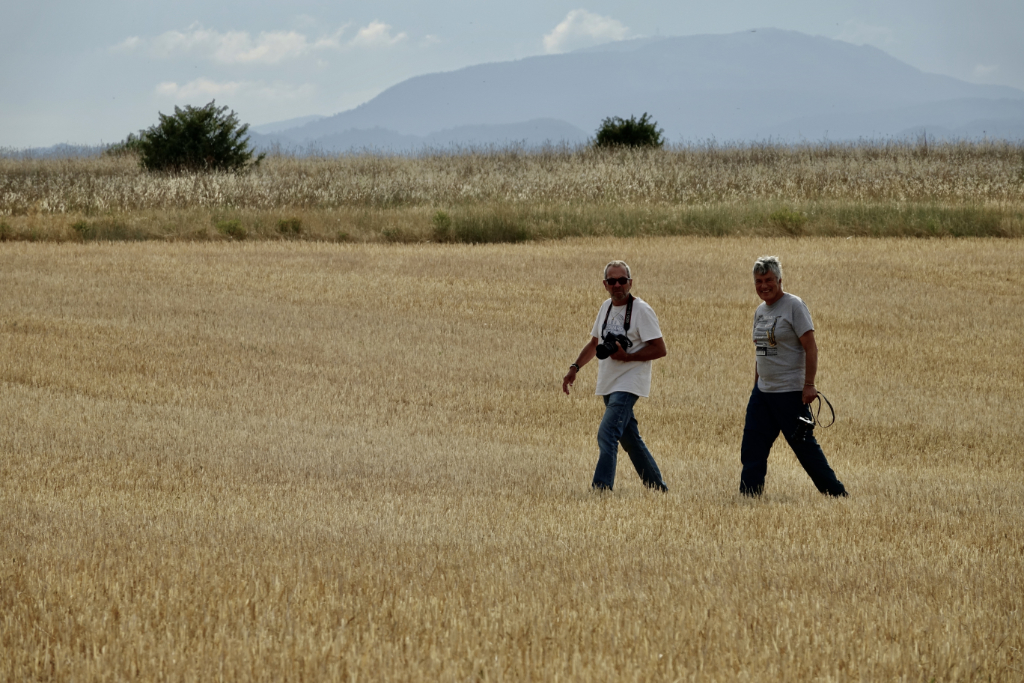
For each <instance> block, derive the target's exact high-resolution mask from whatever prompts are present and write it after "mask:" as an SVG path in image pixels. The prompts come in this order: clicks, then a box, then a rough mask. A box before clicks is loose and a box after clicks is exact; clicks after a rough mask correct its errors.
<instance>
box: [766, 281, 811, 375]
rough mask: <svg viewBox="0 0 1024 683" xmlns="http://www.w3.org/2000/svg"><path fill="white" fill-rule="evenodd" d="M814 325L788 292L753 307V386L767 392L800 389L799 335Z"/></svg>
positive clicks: (804, 367)
mask: <svg viewBox="0 0 1024 683" xmlns="http://www.w3.org/2000/svg"><path fill="white" fill-rule="evenodd" d="M813 329H814V323H812V322H811V312H810V311H809V310H807V305H806V304H805V303H804V302H803V300H802V299H801V298H800V297H798V296H794V295H792V294H789V293H785V292H784V293H783V294H782V298H781V299H779V300H778V301H776V302H775V303H774V304H772V305H771V306H769V305H768V304H766V303H764V302H762V303H761V305H760V306H758V307H757V310H756V311H754V346H755V347H756V351H757V388H758V389H760V390H761V391H763V392H765V393H769V394H773V393H778V392H782V391H803V388H804V375H805V374H806V370H807V360H806V359H807V354H806V353H805V352H804V347H803V345H802V344H801V343H800V337H802V336H804V335H805V334H806V333H807V332H809V331H810V330H813Z"/></svg>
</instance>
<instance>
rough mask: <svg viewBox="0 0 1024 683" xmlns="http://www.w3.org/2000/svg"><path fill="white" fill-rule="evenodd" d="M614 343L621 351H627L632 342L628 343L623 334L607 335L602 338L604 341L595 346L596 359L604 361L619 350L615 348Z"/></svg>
mask: <svg viewBox="0 0 1024 683" xmlns="http://www.w3.org/2000/svg"><path fill="white" fill-rule="evenodd" d="M616 342H617V343H618V345H619V346H621V347H622V348H623V349H628V348H629V347H631V346H632V345H633V342H631V341H629V338H628V337H626V335H624V334H611V333H608V334H606V335H605V336H604V341H602V342H601V343H600V344H598V345H597V359H598V360H604V359H605V358H607V357H608V356H610V355H612V354H613V353H615V352H616V351H618V350H619V349H618V348H617V347H616V346H615V344H616Z"/></svg>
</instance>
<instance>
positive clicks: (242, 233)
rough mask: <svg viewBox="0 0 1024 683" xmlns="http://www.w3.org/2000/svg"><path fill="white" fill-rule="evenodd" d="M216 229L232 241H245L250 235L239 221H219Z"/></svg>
mask: <svg viewBox="0 0 1024 683" xmlns="http://www.w3.org/2000/svg"><path fill="white" fill-rule="evenodd" d="M216 227H217V232H219V233H220V234H222V235H224V236H225V237H230V238H231V239H236V240H244V239H245V238H246V236H248V234H249V231H248V230H246V229H245V228H244V227H243V226H242V221H239V220H227V221H217V224H216Z"/></svg>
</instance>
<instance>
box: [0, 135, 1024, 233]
mask: <svg viewBox="0 0 1024 683" xmlns="http://www.w3.org/2000/svg"><path fill="white" fill-rule="evenodd" d="M678 235H697V236H700V235H733V236H741V235H746V236H780V235H811V236H844V237H846V236H890V237H892V236H928V237H933V236H976V237H982V236H988V237H1024V144H1021V143H1010V142H1002V141H979V142H958V143H942V144H931V145H929V144H927V142H923V143H918V144H914V143H910V142H899V141H886V142H870V141H865V142H862V143H829V142H822V143H816V144H806V145H792V146H791V145H774V144H770V143H760V144H759V143H753V144H749V145H735V146H728V145H725V146H719V145H715V144H713V143H712V144H707V145H696V146H690V147H677V148H673V149H663V150H629V149H620V150H612V151H608V150H594V149H589V148H578V149H576V148H552V149H547V150H541V151H526V150H522V149H517V148H515V147H512V148H495V149H483V150H449V151H443V150H442V151H435V152H431V153H426V152H425V153H424V154H422V155H420V156H417V157H397V156H390V157H389V156H379V155H373V154H363V155H353V156H337V157H314V158H292V157H286V156H275V157H270V158H268V159H266V160H265V161H264V162H263V164H262V165H261V166H260V167H259V168H258V169H256V170H254V171H253V172H251V173H241V174H234V173H201V174H183V175H169V174H161V173H147V172H145V171H143V170H141V169H140V167H139V164H138V163H137V160H135V159H134V158H131V157H102V158H92V159H42V160H40V159H25V158H20V157H17V156H11V155H6V156H5V155H4V154H3V151H2V150H0V241H5V240H6V241H22V240H24V241H80V242H83V241H84V242H89V241H110V240H114V241H124V240H173V241H217V240H225V241H226V240H232V241H238V240H275V241H276V240H290V241H296V240H313V241H331V242H402V243H415V242H462V243H488V242H523V241H531V240H539V239H561V238H566V237H586V236H615V237H628V236H648V237H649V236H678Z"/></svg>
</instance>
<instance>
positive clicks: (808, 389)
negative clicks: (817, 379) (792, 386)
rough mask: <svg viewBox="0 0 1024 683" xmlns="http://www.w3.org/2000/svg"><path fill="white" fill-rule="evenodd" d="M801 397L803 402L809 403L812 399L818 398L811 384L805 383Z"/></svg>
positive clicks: (816, 391)
mask: <svg viewBox="0 0 1024 683" xmlns="http://www.w3.org/2000/svg"><path fill="white" fill-rule="evenodd" d="M802 398H803V401H804V403H810V402H811V401H813V400H814V399H816V398H818V390H817V389H815V388H814V385H813V384H805V385H804V393H803V397H802Z"/></svg>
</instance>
